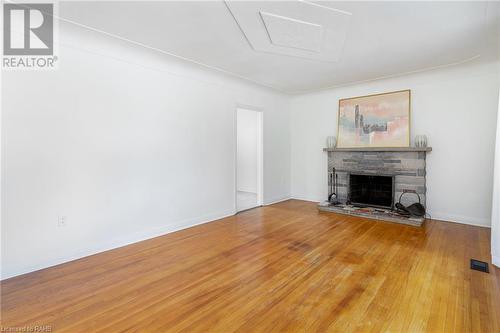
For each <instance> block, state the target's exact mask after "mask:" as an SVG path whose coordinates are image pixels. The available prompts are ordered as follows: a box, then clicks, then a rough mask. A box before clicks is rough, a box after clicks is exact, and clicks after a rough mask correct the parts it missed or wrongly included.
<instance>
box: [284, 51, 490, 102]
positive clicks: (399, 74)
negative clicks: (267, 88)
mask: <svg viewBox="0 0 500 333" xmlns="http://www.w3.org/2000/svg"><path fill="white" fill-rule="evenodd" d="M479 58H481V55H480V54H476V55H475V56H473V57H470V58H467V59H464V60H460V61H456V62H452V63H449V64H444V65H439V66H433V67H426V68H422V69H416V70H414V71H409V72H401V73H396V74H391V75H385V76H379V77H376V78H373V79H367V80H360V81H353V82H348V83H342V84H337V85H332V86H326V87H323V88H319V89H307V90H296V91H290V92H288V94H290V95H301V94H309V93H314V92H320V91H325V90H330V89H335V88H341V87H348V86H353V85H355V84H362V83H368V82H373V81H379V80H386V79H392V78H396V77H401V76H406V75H412V74H418V73H423V72H431V71H435V70H439V69H444V68H448V67H453V66H459V65H463V64H465V63H468V62H471V61H474V60H476V59H479Z"/></svg>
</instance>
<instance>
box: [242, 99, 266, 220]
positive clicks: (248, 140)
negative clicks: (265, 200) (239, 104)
mask: <svg viewBox="0 0 500 333" xmlns="http://www.w3.org/2000/svg"><path fill="white" fill-rule="evenodd" d="M262 125H263V124H262V112H260V111H255V110H250V109H246V108H237V109H236V211H237V212H241V211H242V210H246V209H250V208H254V207H257V206H261V205H262V191H263V189H262V188H263V185H262V169H263V167H262V165H263V164H262V152H263V146H262V144H263V140H262Z"/></svg>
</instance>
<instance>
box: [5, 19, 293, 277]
mask: <svg viewBox="0 0 500 333" xmlns="http://www.w3.org/2000/svg"><path fill="white" fill-rule="evenodd" d="M60 40H61V50H60V55H59V59H60V60H59V61H60V63H59V69H58V70H56V71H45V72H42V71H38V72H33V71H25V72H3V73H2V74H3V85H2V97H3V99H2V108H3V114H2V135H3V137H2V139H3V140H2V154H3V156H2V178H3V184H2V199H3V201H2V262H1V264H2V265H1V266H2V277H3V278H6V277H10V276H13V275H17V274H20V273H24V272H28V271H32V270H36V269H39V268H43V267H47V266H49V265H53V264H57V263H61V262H64V261H67V260H71V259H74V258H77V257H81V256H85V255H88V254H91V253H94V252H99V251H102V250H105V249H109V248H113V247H117V246H121V245H124V244H127V243H130V242H135V241H139V240H141V239H145V238H149V237H152V236H156V235H160V234H163V233H167V232H170V231H173V230H177V229H181V228H185V227H188V226H191V225H194V224H197V223H201V222H205V221H208V220H213V219H217V218H220V217H223V216H226V215H229V214H233V213H234V212H235V204H234V191H235V178H236V177H235V160H236V157H235V151H236V147H235V142H236V140H235V139H236V138H235V133H236V128H235V123H236V121H235V118H234V117H235V109H236V106H237V105H238V104H240V105H241V104H243V105H250V106H255V107H257V108H259V109H260V110H262V111H263V117H264V123H265V128H264V191H265V192H264V203H269V202H272V201H276V200H280V199H284V198H287V197H289V196H290V156H289V155H290V140H289V139H290V138H289V130H290V126H289V110H288V107H289V99H288V97H287V96H284V95H281V94H279V93H276V92H272V91H270V90H266V89H263V88H260V87H257V86H255V85H253V84H249V83H246V82H244V81H240V80H236V79H233V78H230V77H227V76H223V75H221V74H218V73H212V72H209V71H206V70H204V69H200V68H197V67H194V66H190V65H188V64H185V63H182V62H177V61H176V60H172V59H169V58H168V57H166V56H165V55H162V54H159V53H155V52H153V51H149V50H147V49H142V48H139V47H137V46H133V45H131V44H128V43H126V42H123V41H119V40H116V39H112V38H110V37H107V36H104V35H100V34H98V33H96V32H92V31H88V30H84V29H82V28H79V27H75V26H71V25H69V24H67V23H61V28H60ZM59 216H66V217H67V226H65V227H58V217H59Z"/></svg>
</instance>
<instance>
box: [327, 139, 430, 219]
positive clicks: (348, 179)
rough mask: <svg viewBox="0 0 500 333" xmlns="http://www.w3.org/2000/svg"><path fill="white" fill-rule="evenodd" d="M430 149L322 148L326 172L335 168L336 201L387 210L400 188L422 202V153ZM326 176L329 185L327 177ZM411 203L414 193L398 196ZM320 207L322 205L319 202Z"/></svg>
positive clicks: (395, 200)
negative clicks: (326, 154) (325, 161)
mask: <svg viewBox="0 0 500 333" xmlns="http://www.w3.org/2000/svg"><path fill="white" fill-rule="evenodd" d="M431 150H432V148H430V147H425V148H415V147H408V148H332V149H329V148H325V149H324V151H326V152H327V153H328V172H329V173H331V172H332V170H333V168H335V171H336V174H337V187H338V190H337V195H338V200H339V201H340V203H342V204H351V203H352V204H354V205H355V206H363V205H366V206H373V207H381V208H385V209H388V210H390V209H391V208H392V207H393V205H394V204H395V203H396V202H398V201H399V197H400V196H401V194H402V193H403V191H410V192H415V193H417V194H418V195H419V196H420V200H421V203H422V204H423V205H424V206H425V205H426V154H427V153H428V152H430V151H431ZM353 176H358V177H353ZM377 176H378V177H381V178H378V177H377ZM327 179H328V186H329V188H330V179H331V178H330V177H327ZM353 181H354V182H355V183H354V184H353V183H352V182H353ZM353 186H354V187H353ZM370 191H372V193H369V192H370ZM353 199H354V200H353ZM370 200H371V201H372V202H370ZM414 202H418V198H417V196H416V195H415V194H414V193H408V194H406V195H404V196H403V198H402V203H403V204H404V205H409V204H411V203H414ZM321 207H324V205H321V204H320V208H321ZM322 210H328V209H322ZM351 215H352V214H351ZM368 217H370V216H368ZM378 219H382V218H378ZM422 221H423V219H422ZM394 222H398V221H394ZM403 223H404V222H403ZM407 224H418V225H419V223H413V222H412V223H407ZM420 224H421V222H420Z"/></svg>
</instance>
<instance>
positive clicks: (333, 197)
mask: <svg viewBox="0 0 500 333" xmlns="http://www.w3.org/2000/svg"><path fill="white" fill-rule="evenodd" d="M337 193H338V175H337V172H335V168H333V169H332V172H330V195H328V202H329V203H330V204H332V205H337V204H338V203H339V200H338V195H337Z"/></svg>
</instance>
